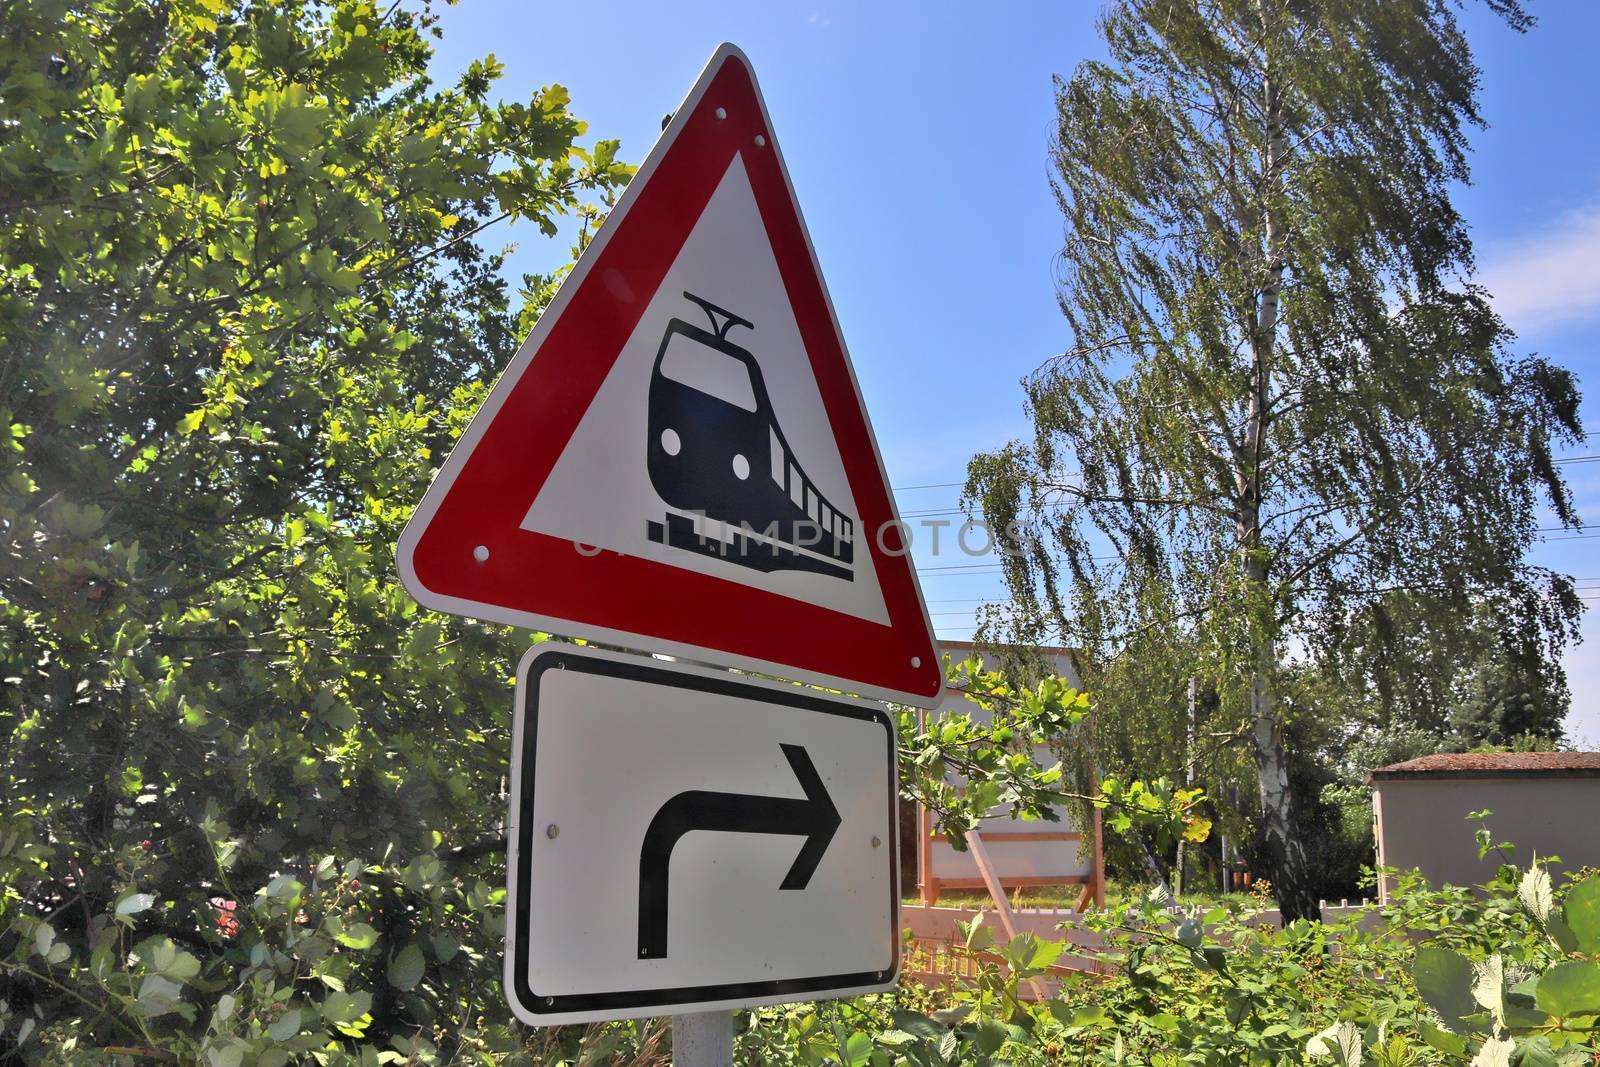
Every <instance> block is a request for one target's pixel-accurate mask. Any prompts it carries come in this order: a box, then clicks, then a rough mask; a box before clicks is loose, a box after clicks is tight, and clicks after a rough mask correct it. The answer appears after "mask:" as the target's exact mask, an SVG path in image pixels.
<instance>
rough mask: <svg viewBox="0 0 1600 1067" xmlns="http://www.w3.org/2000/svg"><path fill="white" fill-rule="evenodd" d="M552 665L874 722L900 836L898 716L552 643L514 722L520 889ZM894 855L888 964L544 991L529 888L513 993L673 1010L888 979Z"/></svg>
mask: <svg viewBox="0 0 1600 1067" xmlns="http://www.w3.org/2000/svg"><path fill="white" fill-rule="evenodd" d="M552 670H570V671H579V672H582V673H585V674H595V675H601V676H605V677H610V678H621V679H625V680H628V681H635V682H642V683H644V684H647V685H667V686H673V687H675V688H678V689H692V690H696V691H698V692H702V693H714V694H717V695H721V696H730V697H739V698H742V699H746V700H759V701H761V702H763V703H767V704H781V705H785V706H788V707H793V708H798V709H801V710H804V711H814V712H819V713H821V714H824V715H838V716H842V717H844V718H847V719H857V720H860V721H863V722H872V723H876V724H877V725H879V726H882V727H883V729H884V737H885V743H886V745H887V748H888V761H889V791H888V805H889V833H890V837H889V841H888V842H887V843H888V844H890V845H891V846H893V845H895V844H896V842H898V840H899V833H898V831H899V826H898V823H897V821H896V816H897V814H898V811H899V808H898V801H899V770H898V767H899V764H898V762H897V760H896V755H897V753H896V746H895V740H896V738H895V725H894V721H893V720H892V719H891V718H890V717H889V716H888V714H886V713H885V712H883V711H881V710H880V709H878V708H873V707H868V706H863V705H861V704H857V703H854V702H846V701H843V700H839V699H836V698H829V697H827V696H824V695H821V694H818V693H817V692H816V691H815V690H807V689H802V688H800V687H799V686H794V687H785V688H768V687H767V686H762V685H755V684H752V683H750V682H745V681H741V680H738V679H735V678H733V677H732V676H728V677H708V676H706V675H704V674H700V673H688V672H685V671H682V670H673V669H671V668H669V667H665V666H660V665H657V663H655V662H648V663H647V662H644V661H628V660H617V659H609V658H600V657H597V656H587V655H575V654H573V653H570V652H566V651H559V650H557V649H551V650H549V651H541V652H540V653H539V654H538V655H537V656H536V657H535V658H534V659H533V661H532V662H531V663H529V664H528V674H527V678H526V680H525V681H524V683H523V687H522V697H521V699H520V700H518V701H517V708H516V713H517V716H518V718H519V719H521V720H522V721H521V722H519V723H516V724H515V725H516V726H517V727H520V728H521V731H522V752H521V757H522V763H521V773H520V775H519V779H518V780H519V787H518V795H517V797H516V798H515V799H514V803H515V804H516V810H517V816H518V817H517V862H516V866H515V869H514V870H511V871H509V872H508V875H509V876H510V877H511V878H514V879H516V885H517V887H518V888H520V889H526V888H527V887H528V886H529V885H531V882H532V866H533V830H534V826H533V788H534V777H535V768H536V767H537V763H536V761H535V757H536V755H537V752H538V738H539V683H540V680H541V679H542V678H543V676H544V674H545V672H547V671H552ZM884 852H885V853H886V854H887V857H888V860H889V940H890V944H892V945H894V952H893V956H894V959H893V961H892V962H891V964H890V966H889V967H888V968H887V969H886V970H879V971H858V972H854V973H851V974H835V975H819V976H813V977H810V978H789V979H773V980H770V981H761V982H732V983H726V984H721V985H696V986H678V987H673V988H657V989H642V990H622V991H612V992H605V993H565V994H561V995H556V996H541V995H539V994H537V993H535V992H534V991H533V990H532V989H531V988H529V985H528V962H529V951H528V940H529V929H528V927H529V922H528V896H529V895H528V893H527V892H517V893H514V894H512V895H513V896H514V898H515V900H516V905H517V914H516V915H507V916H506V921H507V923H508V924H510V930H511V936H510V937H509V938H508V939H507V947H508V949H510V951H511V957H512V958H511V961H510V962H511V976H512V989H511V990H510V992H511V995H512V998H513V1000H514V1002H515V1003H516V1004H517V1006H519V1007H521V1008H522V1009H523V1011H525V1012H527V1013H528V1014H529V1015H530V1016H540V1015H566V1014H576V1013H578V1012H596V1011H618V1010H629V1011H632V1010H635V1009H638V1008H645V1007H657V1006H659V1007H662V1008H670V1007H674V1006H677V1005H682V1004H696V1003H701V1002H705V1003H711V1002H717V1001H731V1000H750V1001H758V1000H766V999H771V998H773V997H787V996H789V995H791V994H793V995H794V999H795V1000H809V999H814V998H811V997H806V996H804V995H803V994H806V993H818V992H823V991H831V990H842V989H853V988H859V987H863V986H874V985H888V984H890V983H892V982H894V981H895V980H896V979H897V978H898V976H899V973H900V956H901V953H900V856H899V849H898V847H891V848H887V849H885V850H884Z"/></svg>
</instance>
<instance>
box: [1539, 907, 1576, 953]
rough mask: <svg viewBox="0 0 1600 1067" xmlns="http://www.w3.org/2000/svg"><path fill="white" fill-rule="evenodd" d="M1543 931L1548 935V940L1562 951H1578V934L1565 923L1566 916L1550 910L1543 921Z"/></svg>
mask: <svg viewBox="0 0 1600 1067" xmlns="http://www.w3.org/2000/svg"><path fill="white" fill-rule="evenodd" d="M1544 929H1545V933H1547V934H1549V935H1550V940H1552V941H1554V942H1555V943H1556V947H1557V948H1559V949H1560V950H1561V951H1562V952H1576V951H1578V935H1577V934H1575V933H1573V932H1572V927H1570V926H1568V925H1567V920H1566V918H1565V917H1564V916H1563V915H1562V914H1561V913H1560V912H1554V911H1553V912H1551V913H1550V917H1549V918H1548V919H1546V920H1545V923H1544Z"/></svg>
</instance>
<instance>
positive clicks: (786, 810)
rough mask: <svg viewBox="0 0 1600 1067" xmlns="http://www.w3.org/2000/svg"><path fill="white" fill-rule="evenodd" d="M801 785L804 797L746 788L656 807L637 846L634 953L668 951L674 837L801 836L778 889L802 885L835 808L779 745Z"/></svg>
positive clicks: (654, 956) (830, 831)
mask: <svg viewBox="0 0 1600 1067" xmlns="http://www.w3.org/2000/svg"><path fill="white" fill-rule="evenodd" d="M779 747H780V748H782V749H783V754H784V755H785V756H786V757H788V760H789V766H790V768H791V769H792V770H793V771H794V776H795V778H797V779H798V780H799V782H800V788H801V789H803V790H805V794H806V797H805V799H804V800H797V799H794V798H792V797H762V796H751V795H750V794H748V793H708V792H705V791H704V790H699V789H691V790H689V791H688V792H686V793H679V794H678V795H677V796H675V797H673V798H672V799H671V800H669V801H667V802H666V803H665V804H663V805H661V810H660V811H657V812H656V815H655V818H653V819H651V820H650V828H649V829H648V830H646V831H645V835H644V847H643V848H641V849H640V850H639V958H640V959H642V960H659V959H666V956H667V869H668V866H669V865H670V863H671V860H672V850H673V848H674V847H675V846H676V845H677V844H678V838H680V837H682V836H683V835H684V834H687V833H690V832H691V831H694V830H717V831H721V832H723V833H733V834H792V835H794V836H797V837H804V838H805V839H806V842H805V844H804V845H802V846H800V854H799V855H797V856H796V857H795V858H794V863H793V865H791V866H790V867H789V873H788V874H786V875H784V878H783V884H782V885H780V886H779V887H778V888H779V889H804V888H805V887H806V885H807V884H809V883H810V881H811V875H812V874H813V873H814V872H815V871H816V869H817V864H818V863H821V862H822V855H823V853H824V852H826V851H828V843H829V842H830V841H832V840H833V835H834V831H836V830H838V829H839V822H840V819H839V809H838V808H835V807H834V806H833V798H831V797H830V796H828V790H827V789H826V788H825V787H824V786H823V784H822V778H821V777H820V776H819V775H818V774H817V769H816V767H814V766H812V763H811V757H810V756H809V755H807V754H806V750H805V749H804V748H803V747H801V746H800V745H779Z"/></svg>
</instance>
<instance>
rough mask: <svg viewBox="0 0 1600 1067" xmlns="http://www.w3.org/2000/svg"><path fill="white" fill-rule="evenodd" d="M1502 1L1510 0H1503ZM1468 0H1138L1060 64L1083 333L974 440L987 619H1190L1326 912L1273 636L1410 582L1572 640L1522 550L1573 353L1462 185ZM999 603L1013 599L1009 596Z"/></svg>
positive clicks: (1560, 586)
mask: <svg viewBox="0 0 1600 1067" xmlns="http://www.w3.org/2000/svg"><path fill="white" fill-rule="evenodd" d="M1486 6H1487V8H1489V9H1490V10H1491V11H1492V12H1493V13H1494V15H1496V16H1498V18H1494V19H1491V20H1489V21H1490V22H1491V23H1492V24H1493V26H1492V28H1493V29H1495V30H1496V31H1497V32H1503V30H1502V29H1501V28H1500V26H1499V24H1500V23H1504V25H1505V26H1508V27H1510V29H1512V30H1514V31H1519V32H1520V31H1523V30H1526V29H1528V28H1529V27H1530V26H1531V25H1532V20H1531V18H1530V17H1529V16H1528V15H1527V14H1526V12H1525V11H1524V10H1523V9H1522V7H1521V6H1520V4H1519V2H1518V0H1486ZM1461 10H1462V4H1459V3H1452V2H1450V0H1316V2H1312V0H1117V2H1115V3H1112V4H1110V5H1108V6H1107V7H1106V8H1105V9H1104V11H1103V12H1102V14H1101V16H1100V31H1101V33H1102V35H1103V37H1104V40H1105V44H1106V51H1107V58H1106V59H1104V60H1093V61H1088V62H1085V63H1083V64H1081V65H1080V66H1079V67H1078V68H1077V69H1076V70H1075V71H1074V72H1073V73H1072V75H1071V76H1070V77H1069V78H1064V79H1058V80H1057V87H1056V93H1057V102H1058V115H1059V122H1058V127H1057V130H1056V137H1055V140H1054V143H1053V145H1052V150H1051V161H1052V165H1053V172H1054V173H1053V185H1054V188H1055V191H1056V194H1057V198H1058V201H1059V204H1060V208H1061V210H1062V212H1063V214H1064V216H1065V220H1066V239H1065V243H1064V245H1063V247H1062V250H1061V253H1060V257H1059V261H1058V264H1057V267H1058V285H1059V296H1060V303H1061V308H1062V311H1063V313H1064V315H1065V317H1066V321H1067V325H1068V328H1069V336H1070V347H1069V348H1068V349H1067V350H1066V351H1065V352H1063V353H1062V354H1060V355H1058V356H1056V357H1054V358H1052V359H1050V360H1049V361H1048V362H1046V363H1045V364H1044V365H1043V366H1041V367H1040V368H1039V369H1038V370H1037V371H1036V372H1034V373H1033V374H1032V375H1030V376H1029V377H1028V378H1027V379H1025V381H1024V385H1025V388H1026V393H1027V401H1028V411H1029V414H1030V416H1031V419H1032V422H1033V431H1034V432H1033V436H1032V438H1031V440H1028V441H1018V442H1014V443H1012V444H1011V445H1009V446H1007V447H1005V448H1002V449H1000V450H998V451H995V452H992V453H985V454H982V455H979V456H977V457H975V458H974V459H973V461H972V464H971V467H970V470H969V481H968V485H967V489H966V501H967V503H968V506H969V507H971V508H972V509H973V510H974V512H976V511H978V510H981V511H982V512H983V513H984V514H985V515H986V517H987V519H988V520H989V523H990V526H991V528H993V529H1001V528H1004V527H1005V526H1006V525H1007V524H1008V523H1010V522H1012V521H1013V520H1016V519H1024V520H1029V519H1031V520H1032V525H1033V528H1034V529H1035V530H1036V531H1037V532H1038V534H1039V536H1037V537H1033V538H1025V539H1023V540H1021V541H1020V542H1019V543H1017V544H1014V545H1012V546H1010V547H1012V548H1013V549H1015V550H1016V552H1015V554H1013V555H1010V556H1008V557H1006V563H1005V576H1006V580H1007V584H1008V589H1009V594H1010V600H1011V603H1010V604H1009V605H1007V608H1006V610H1005V611H1004V612H997V613H996V614H995V616H994V618H995V619H996V620H997V622H996V625H994V626H993V627H989V628H988V629H987V633H988V634H989V635H990V636H996V637H1002V636H1003V637H1007V638H1012V639H1016V638H1021V639H1025V640H1026V639H1035V640H1046V639H1048V640H1054V641H1065V642H1069V643H1072V644H1075V645H1078V646H1080V647H1082V648H1083V649H1084V666H1085V671H1086V679H1085V680H1086V682H1087V684H1088V686H1089V688H1090V689H1091V690H1093V689H1094V688H1095V680H1096V672H1097V669H1099V668H1100V667H1103V666H1104V664H1106V663H1108V662H1110V661H1112V660H1114V659H1115V657H1116V656H1117V655H1118V653H1119V651H1120V650H1121V649H1122V648H1124V647H1125V646H1126V643H1127V642H1128V641H1129V640H1130V638H1131V637H1132V636H1134V635H1137V634H1142V633H1147V632H1149V631H1150V630H1152V629H1159V628H1163V627H1166V628H1179V629H1182V630H1183V631H1184V632H1185V633H1187V634H1188V635H1189V636H1190V637H1191V638H1193V637H1195V636H1198V637H1199V638H1200V642H1199V647H1201V648H1203V649H1204V650H1205V651H1204V652H1203V654H1202V657H1201V659H1202V662H1198V663H1196V664H1194V673H1195V674H1196V675H1197V676H1199V677H1201V678H1202V679H1203V680H1204V681H1205V682H1206V683H1208V684H1210V685H1211V686H1213V687H1215V689H1216V691H1217V692H1218V693H1219V694H1220V695H1221V697H1222V700H1223V705H1224V708H1225V709H1231V713H1232V714H1234V715H1236V716H1237V718H1238V722H1239V726H1240V728H1241V736H1243V737H1246V738H1248V744H1249V747H1250V748H1251V750H1252V753H1253V756H1254V765H1255V771H1256V776H1257V779H1258V787H1259V788H1258V799H1259V804H1260V810H1259V814H1258V836H1257V842H1256V850H1255V856H1256V862H1257V863H1258V864H1259V865H1263V866H1265V867H1266V870H1265V871H1263V872H1262V873H1265V874H1266V875H1267V876H1268V877H1270V878H1271V880H1272V883H1273V886H1274V889H1275V891H1276V895H1277V898H1278V901H1279V903H1280V905H1281V906H1282V909H1283V913H1284V915H1285V917H1286V918H1292V917H1296V916H1308V917H1314V916H1316V915H1317V913H1318V907H1317V899H1316V893H1315V889H1314V884H1313V879H1312V876H1311V872H1309V871H1308V869H1307V862H1306V855H1305V851H1304V848H1303V842H1302V841H1301V839H1300V837H1299V836H1298V835H1297V832H1296V818H1295V811H1296V798H1295V797H1294V796H1292V795H1291V793H1292V791H1291V788H1290V776H1289V773H1288V766H1287V760H1286V752H1285V742H1284V727H1285V715H1286V714H1288V712H1287V710H1286V709H1287V707H1288V706H1289V703H1288V702H1287V701H1286V700H1285V694H1284V693H1283V692H1282V690H1281V686H1282V685H1283V684H1285V683H1284V679H1285V676H1286V673H1287V672H1286V671H1285V670H1284V667H1285V665H1286V664H1288V663H1289V662H1291V660H1292V659H1293V657H1295V656H1296V655H1302V654H1304V650H1306V649H1308V648H1311V647H1314V646H1315V645H1316V643H1317V642H1318V640H1320V639H1321V638H1322V636H1324V635H1326V634H1327V633H1328V632H1330V631H1331V630H1338V629H1341V628H1342V627H1345V626H1347V625H1348V624H1349V622H1350V620H1351V619H1353V618H1357V617H1359V616H1360V615H1361V613H1362V612H1364V611H1367V610H1368V609H1369V608H1370V606H1371V605H1372V604H1373V603H1375V601H1376V599H1377V598H1378V597H1381V596H1382V595H1383V594H1384V593H1385V592H1389V591H1393V590H1395V589H1409V590H1418V591H1424V592H1426V593H1427V594H1428V595H1429V596H1430V597H1433V598H1435V599H1436V600H1437V602H1438V603H1439V604H1440V605H1441V606H1442V607H1441V610H1442V611H1445V612H1459V613H1460V614H1461V617H1462V618H1463V619H1467V618H1469V617H1470V616H1471V614H1472V612H1473V611H1481V610H1483V609H1484V607H1485V605H1488V606H1489V608H1490V610H1493V611H1496V612H1499V613H1501V614H1502V615H1503V616H1504V617H1505V618H1506V619H1507V620H1508V625H1510V622H1511V621H1515V622H1517V623H1518V624H1520V625H1523V627H1524V629H1525V628H1526V626H1528V625H1532V626H1534V627H1536V628H1537V629H1539V630H1540V631H1541V632H1543V633H1546V634H1548V635H1551V639H1552V647H1555V648H1559V645H1560V643H1561V641H1562V640H1563V639H1565V638H1566V637H1568V636H1570V635H1571V633H1572V627H1573V623H1574V620H1575V619H1576V617H1577V613H1578V611H1579V609H1580V604H1579V602H1578V600H1577V598H1576V594H1575V593H1574V591H1573V586H1572V582H1571V580H1570V579H1568V578H1567V577H1565V576H1562V575H1558V574H1553V573H1550V572H1547V571H1544V570H1541V569H1540V568H1537V567H1534V566H1532V565H1531V564H1530V563H1529V562H1528V561H1527V558H1526V556H1527V550H1528V548H1529V546H1530V545H1531V544H1532V543H1533V542H1534V540H1535V539H1536V537H1537V536H1538V530H1539V526H1540V509H1541V508H1548V509H1549V510H1550V512H1551V513H1553V514H1554V516H1555V519H1556V521H1557V522H1559V523H1560V524H1563V525H1571V524H1576V523H1577V521H1578V519H1577V516H1576V515H1575V513H1574V511H1573V508H1572V504H1571V500H1570V497H1569V493H1568V490H1567V488H1566V486H1565V484H1564V483H1563V480H1562V478H1561V476H1560V474H1559V471H1558V468H1557V467H1556V466H1555V465H1554V463H1553V462H1552V457H1553V453H1554V450H1555V449H1557V448H1558V447H1560V446H1562V445H1565V444H1568V443H1573V442H1577V441H1580V440H1581V439H1582V428H1581V424H1580V422H1579V419H1578V400H1579V397H1578V392H1577V387H1576V383H1575V381H1574V379H1573V377H1572V376H1571V375H1570V374H1568V373H1567V372H1566V371H1565V370H1563V369H1561V368H1559V367H1557V366H1554V365H1552V364H1550V363H1549V362H1547V361H1545V360H1542V359H1540V358H1538V357H1536V356H1533V355H1525V354H1521V353H1518V352H1514V351H1513V350H1512V347H1511V346H1512V344H1513V341H1514V338H1513V337H1512V335H1511V334H1510V332H1509V330H1508V329H1507V327H1506V325H1505V324H1504V323H1503V322H1502V321H1501V320H1500V318H1499V317H1498V316H1497V315H1496V314H1495V312H1494V310H1493V308H1492V306H1491V303H1490V294H1488V293H1487V292H1485V291H1484V290H1483V289H1481V288H1479V287H1477V286H1475V285H1474V284H1473V283H1472V267H1473V258H1472V246H1471V242H1470V239H1469V237H1468V232H1467V226H1466V224H1465V222H1464V221H1463V219H1462V218H1461V216H1460V215H1459V213H1458V212H1457V210H1456V208H1455V207H1454V205H1453V204H1452V202H1451V192H1452V189H1453V188H1454V187H1455V186H1457V185H1458V184H1459V183H1463V182H1465V181H1466V180H1467V179H1468V165H1467V158H1466V154H1467V150H1468V137H1467V135H1468V132H1469V131H1471V130H1473V129H1474V128H1476V127H1479V126H1481V125H1482V120H1481V118H1480V115H1479V111H1478V92H1479V78H1480V72H1479V69H1478V67H1477V66H1476V64H1475V62H1474V59H1473V56H1472V52H1471V50H1470V48H1469V46H1468V42H1467V39H1466V36H1465V34H1464V31H1463V28H1462V26H1461V24H1460V22H1459V21H1458V15H1459V14H1460V12H1461ZM1001 618H1003V619H1004V620H1005V621H1004V623H1003V624H1001V623H999V622H998V620H999V619H1001Z"/></svg>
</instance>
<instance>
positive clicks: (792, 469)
mask: <svg viewBox="0 0 1600 1067" xmlns="http://www.w3.org/2000/svg"><path fill="white" fill-rule="evenodd" d="M789 499H790V500H793V501H794V506H795V507H797V508H803V507H805V506H806V480H805V475H803V474H801V473H800V468H799V467H796V466H795V465H794V464H793V463H791V464H789Z"/></svg>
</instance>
